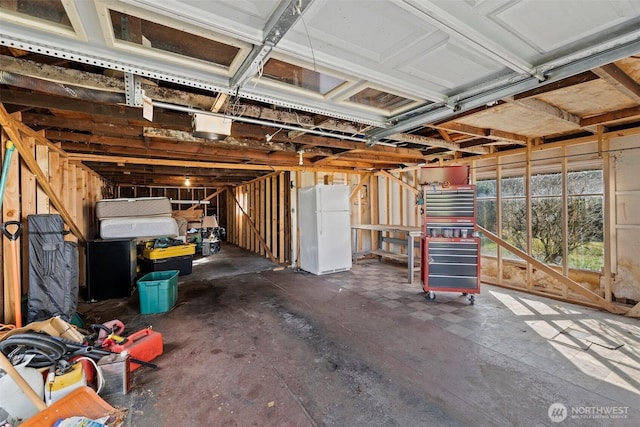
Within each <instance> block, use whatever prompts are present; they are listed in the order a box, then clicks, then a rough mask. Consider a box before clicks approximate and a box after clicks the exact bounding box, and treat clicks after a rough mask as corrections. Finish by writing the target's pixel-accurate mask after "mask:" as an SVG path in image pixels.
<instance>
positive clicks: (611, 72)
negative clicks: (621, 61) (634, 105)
mask: <svg viewBox="0 0 640 427" xmlns="http://www.w3.org/2000/svg"><path fill="white" fill-rule="evenodd" d="M593 72H594V73H595V74H597V75H598V77H600V78H601V79H604V80H606V81H607V82H608V83H609V84H611V85H613V87H615V88H616V89H617V90H618V91H620V92H622V93H624V94H625V95H626V96H628V97H629V98H631V99H632V100H634V101H635V102H640V84H638V83H637V82H636V81H635V80H634V79H632V78H631V77H630V76H629V75H628V74H626V73H625V72H624V71H622V70H621V69H620V68H619V67H618V66H617V65H616V64H606V65H603V66H602V67H598V68H596V69H594V70H593Z"/></svg>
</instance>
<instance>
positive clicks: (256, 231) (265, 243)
mask: <svg viewBox="0 0 640 427" xmlns="http://www.w3.org/2000/svg"><path fill="white" fill-rule="evenodd" d="M234 201H235V203H236V205H237V206H238V207H239V208H240V211H241V212H242V214H243V215H244V217H245V218H246V219H247V222H248V224H249V227H250V228H251V230H252V231H253V234H254V235H255V236H258V238H259V241H260V244H261V245H262V246H263V247H264V248H265V251H266V252H267V255H268V256H269V259H271V261H273V262H274V263H276V264H277V263H278V260H277V258H276V257H275V256H274V255H273V254H272V253H271V250H270V249H269V247H268V246H267V242H265V241H264V240H262V238H261V237H260V233H258V229H257V228H256V226H255V224H254V223H253V221H252V220H251V218H249V215H248V214H247V212H246V211H245V210H244V209H242V206H241V205H240V202H238V199H234Z"/></svg>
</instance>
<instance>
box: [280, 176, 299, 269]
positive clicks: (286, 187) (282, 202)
mask: <svg viewBox="0 0 640 427" xmlns="http://www.w3.org/2000/svg"><path fill="white" fill-rule="evenodd" d="M297 175H300V174H297ZM285 176H288V175H287V174H285V173H281V174H280V176H279V177H278V181H279V183H278V184H279V185H278V187H279V188H278V190H279V191H278V224H279V226H278V237H279V239H278V248H279V251H278V261H279V262H280V263H281V264H282V263H284V261H285V244H284V240H285V236H286V233H285V226H286V224H287V221H286V220H285V206H286V195H285V194H286V193H285V191H289V185H288V182H285V181H286V180H285ZM299 185H300V181H298V186H297V187H296V188H300V187H299ZM296 211H297V209H296ZM296 234H297V233H296ZM298 247H299V246H298Z"/></svg>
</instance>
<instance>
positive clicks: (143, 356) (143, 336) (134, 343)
mask: <svg viewBox="0 0 640 427" xmlns="http://www.w3.org/2000/svg"><path fill="white" fill-rule="evenodd" d="M107 350H109V351H112V352H114V353H122V352H123V351H127V352H128V353H129V355H130V356H131V359H137V360H141V361H143V362H150V361H152V360H153V359H155V358H156V357H158V356H160V355H161V354H162V334H161V333H160V332H155V331H152V330H151V329H149V328H146V329H142V330H140V331H138V332H134V333H133V334H131V335H129V336H128V337H127V340H126V341H125V342H124V343H122V344H112V345H111V346H109V347H108V348H107ZM140 366H141V365H140V364H139V363H135V362H134V361H133V360H131V371H134V370H136V369H138V368H139V367H140Z"/></svg>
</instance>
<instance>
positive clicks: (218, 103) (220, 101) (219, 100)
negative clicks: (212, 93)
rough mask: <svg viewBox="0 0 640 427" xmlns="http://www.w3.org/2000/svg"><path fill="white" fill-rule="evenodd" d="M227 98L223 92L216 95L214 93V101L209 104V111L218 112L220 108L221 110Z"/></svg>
mask: <svg viewBox="0 0 640 427" xmlns="http://www.w3.org/2000/svg"><path fill="white" fill-rule="evenodd" d="M227 99H229V95H227V94H226V93H223V92H220V93H218V95H216V100H215V102H214V103H213V105H212V106H211V112H212V113H218V112H219V111H220V110H222V107H224V104H225V103H226V102H227Z"/></svg>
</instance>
